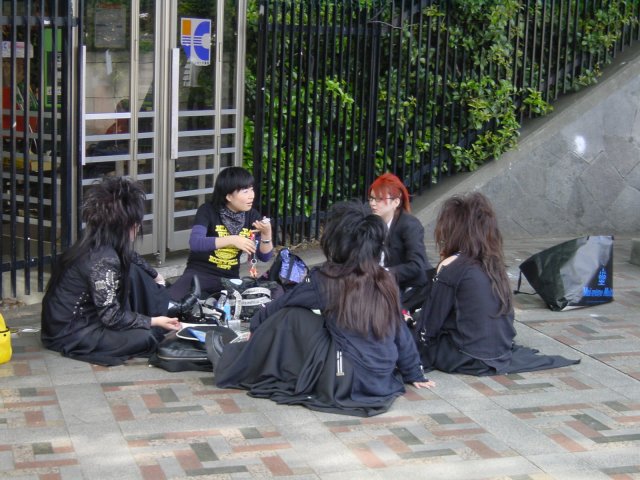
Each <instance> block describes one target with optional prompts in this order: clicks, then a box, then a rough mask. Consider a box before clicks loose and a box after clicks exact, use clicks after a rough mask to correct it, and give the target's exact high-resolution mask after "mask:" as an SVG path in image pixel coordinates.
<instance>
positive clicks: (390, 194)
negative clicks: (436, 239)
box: [369, 173, 431, 311]
mask: <svg viewBox="0 0 640 480" xmlns="http://www.w3.org/2000/svg"><path fill="white" fill-rule="evenodd" d="M369 206H370V207H371V211H372V212H373V213H374V214H376V215H378V216H379V217H381V218H382V220H384V223H386V224H387V230H388V233H387V236H386V239H385V248H386V255H385V256H384V259H383V262H384V263H383V264H384V266H385V267H387V269H388V270H389V271H390V272H391V273H393V275H394V277H395V278H396V281H397V282H398V285H399V287H400V300H401V302H402V305H403V307H404V308H405V309H406V310H409V311H413V310H415V309H416V308H418V307H420V306H421V305H422V303H423V301H424V297H425V295H426V286H427V270H430V269H431V264H430V263H429V260H428V259H427V253H426V249H425V246H424V228H423V227H422V224H421V223H420V221H419V220H418V219H417V218H416V217H414V216H413V215H411V205H410V203H409V192H408V191H407V187H405V186H404V184H403V183H402V181H401V180H400V179H399V178H398V177H396V176H395V175H393V174H392V173H384V174H382V175H380V176H379V177H378V178H377V179H376V180H375V181H374V182H373V183H372V184H371V186H370V187H369Z"/></svg>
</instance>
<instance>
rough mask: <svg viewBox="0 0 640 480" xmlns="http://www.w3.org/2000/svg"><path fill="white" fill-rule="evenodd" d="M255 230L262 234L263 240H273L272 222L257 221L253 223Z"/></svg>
mask: <svg viewBox="0 0 640 480" xmlns="http://www.w3.org/2000/svg"><path fill="white" fill-rule="evenodd" d="M253 228H255V229H256V231H257V232H258V233H260V237H261V238H262V239H264V240H271V221H270V220H269V219H268V218H263V219H262V220H256V221H255V222H253Z"/></svg>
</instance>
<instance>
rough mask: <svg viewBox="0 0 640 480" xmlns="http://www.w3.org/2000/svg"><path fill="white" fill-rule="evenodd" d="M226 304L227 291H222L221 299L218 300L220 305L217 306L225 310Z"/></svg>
mask: <svg viewBox="0 0 640 480" xmlns="http://www.w3.org/2000/svg"><path fill="white" fill-rule="evenodd" d="M226 304H227V291H226V290H221V291H220V297H219V298H218V303H217V304H216V307H217V308H219V309H220V310H224V306H225V305H226Z"/></svg>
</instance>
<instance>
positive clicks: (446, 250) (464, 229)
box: [417, 192, 579, 375]
mask: <svg viewBox="0 0 640 480" xmlns="http://www.w3.org/2000/svg"><path fill="white" fill-rule="evenodd" d="M434 234H435V240H436V244H437V245H438V246H439V248H440V258H441V262H440V263H439V264H438V267H437V274H436V277H435V282H434V284H433V287H432V289H431V293H430V297H429V298H428V299H427V300H426V301H425V304H424V306H423V308H422V310H421V311H420V317H419V319H418V321H417V337H418V338H417V340H418V347H419V349H420V354H421V358H422V362H423V365H424V368H425V370H427V371H430V370H433V369H437V370H442V371H444V372H456V373H465V374H468V375H497V374H506V373H518V372H526V371H532V370H542V369H547V368H556V367H562V366H566V365H571V364H574V363H578V362H579V360H568V359H566V358H563V357H560V356H548V355H540V354H538V352H537V350H533V349H530V348H527V347H522V346H520V345H517V344H515V343H514V338H515V336H516V329H515V326H514V311H513V299H512V291H511V286H510V283H509V278H508V277H507V271H506V268H505V263H504V257H503V252H502V235H501V233H500V230H499V229H498V220H497V218H496V215H495V212H494V211H493V208H492V206H491V204H490V202H489V200H488V199H487V198H486V197H485V196H484V195H483V194H481V193H479V192H474V193H470V194H468V195H466V196H453V197H451V198H449V199H447V200H446V201H445V202H444V204H443V205H442V208H441V210H440V212H439V215H438V219H437V221H436V227H435V232H434Z"/></svg>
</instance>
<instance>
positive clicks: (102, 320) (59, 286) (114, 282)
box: [41, 247, 157, 356]
mask: <svg viewBox="0 0 640 480" xmlns="http://www.w3.org/2000/svg"><path fill="white" fill-rule="evenodd" d="M132 263H133V264H134V265H138V266H139V267H140V268H141V269H142V270H143V271H144V272H145V273H143V275H144V276H148V277H149V278H154V277H155V276H157V272H156V271H155V270H154V269H153V268H151V267H150V266H149V265H148V264H147V263H146V262H145V261H144V259H143V258H142V257H140V256H139V255H137V254H134V257H133V258H132ZM132 268H133V265H132ZM41 325H42V331H41V340H42V343H43V345H44V346H45V347H46V348H49V349H51V350H55V351H57V352H61V353H62V354H64V355H68V356H72V355H79V354H80V353H82V354H85V353H89V352H93V351H95V349H96V348H99V347H98V345H99V344H100V343H101V342H102V337H103V334H104V331H105V330H109V331H113V332H124V331H131V330H132V329H142V330H146V331H148V330H149V329H150V327H151V317H150V316H148V315H144V314H142V313H136V312H134V311H132V310H131V309H130V308H129V299H128V298H127V299H123V294H122V267H121V264H120V259H119V258H118V255H117V253H116V252H115V250H114V249H112V248H108V247H104V248H100V249H98V250H94V251H91V252H89V253H87V254H86V255H85V256H84V257H81V258H80V259H78V260H77V261H76V262H75V263H74V264H73V265H71V266H70V267H68V268H67V270H66V271H65V272H64V273H63V274H62V275H61V276H60V277H58V281H57V283H55V284H52V285H50V286H49V288H48V290H47V293H46V295H45V297H44V299H43V301H42V316H41ZM124 341H125V340H124V337H123V342H124ZM132 353H135V352H132Z"/></svg>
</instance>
